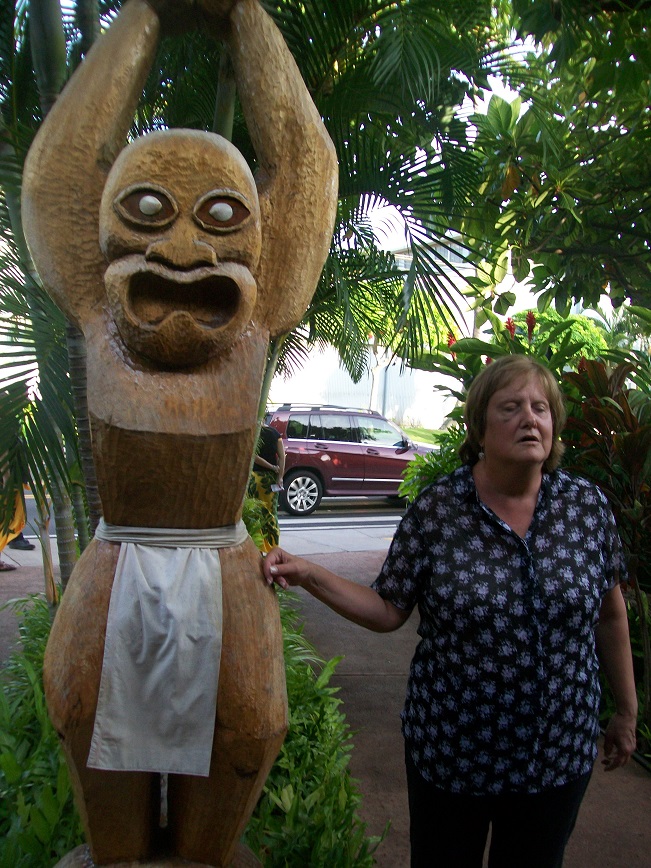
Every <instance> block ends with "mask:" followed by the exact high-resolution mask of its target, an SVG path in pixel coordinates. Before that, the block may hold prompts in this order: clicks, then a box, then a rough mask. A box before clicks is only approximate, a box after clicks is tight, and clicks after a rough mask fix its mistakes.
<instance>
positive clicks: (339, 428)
mask: <svg viewBox="0 0 651 868" xmlns="http://www.w3.org/2000/svg"><path fill="white" fill-rule="evenodd" d="M321 427H322V429H323V434H322V438H321V439H323V440H338V441H340V442H342V441H343V442H344V443H357V436H356V432H355V431H354V430H353V429H352V428H351V427H350V418H349V417H348V416H345V415H342V414H338V413H321Z"/></svg>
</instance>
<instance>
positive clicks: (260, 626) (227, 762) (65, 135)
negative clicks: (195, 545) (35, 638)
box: [23, 0, 337, 866]
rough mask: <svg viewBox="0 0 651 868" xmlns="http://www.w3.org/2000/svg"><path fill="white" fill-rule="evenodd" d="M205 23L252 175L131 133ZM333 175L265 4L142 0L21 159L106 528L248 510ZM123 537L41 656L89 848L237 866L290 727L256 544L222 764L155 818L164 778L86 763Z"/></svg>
mask: <svg viewBox="0 0 651 868" xmlns="http://www.w3.org/2000/svg"><path fill="white" fill-rule="evenodd" d="M196 27H203V28H206V29H207V30H208V31H209V32H210V33H211V34H212V35H214V36H215V38H217V39H220V40H223V41H224V42H225V43H226V44H227V45H228V48H229V51H230V54H231V57H232V61H233V66H234V70H235V79H236V83H237V88H238V93H239V97H240V100H241V103H242V106H243V109H244V113H245V116H246V120H247V124H248V127H249V131H250V135H251V138H252V141H253V145H254V147H255V150H256V154H257V158H258V163H259V166H258V172H257V176H256V177H255V178H254V177H253V175H252V174H251V171H250V169H249V168H248V166H247V164H246V162H245V160H244V158H243V157H242V155H241V154H240V153H239V152H238V151H237V150H236V149H235V148H234V147H233V146H232V145H231V144H230V143H229V142H227V141H226V140H224V139H223V138H221V137H219V136H217V135H214V134H211V133H204V132H197V131H192V130H174V131H161V132H155V133H152V134H150V135H147V136H143V137H142V138H140V139H137V140H135V141H133V142H131V143H130V144H128V145H126V139H127V133H128V131H129V129H130V126H131V123H132V119H133V116H134V111H135V108H136V106H137V103H138V99H139V96H140V94H141V91H142V87H143V84H144V81H145V78H146V76H147V74H148V71H149V69H150V66H151V64H152V62H153V59H154V55H155V52H156V49H157V46H158V42H159V38H160V36H161V35H162V34H164V33H165V32H166V31H168V30H181V31H182V30H188V29H192V28H196ZM336 179H337V164H336V157H335V153H334V148H333V145H332V143H331V141H330V139H329V137H328V135H327V132H326V131H325V128H324V126H323V124H322V122H321V119H320V117H319V115H318V113H317V111H316V109H315V107H314V105H313V103H312V101H311V99H310V97H309V95H308V93H307V90H306V88H305V86H304V83H303V82H302V80H301V77H300V74H299V72H298V69H297V68H296V65H295V63H294V61H293V59H292V57H291V55H290V53H289V51H288V49H287V47H286V45H285V44H284V42H283V39H282V37H281V36H280V34H279V32H278V30H277V29H276V27H275V25H274V24H273V22H272V20H271V19H270V18H269V16H268V15H267V14H266V13H265V12H264V11H263V9H262V8H261V6H260V5H259V3H258V0H149V2H146V0H128V2H126V3H125V4H124V5H123V7H122V10H121V12H120V14H119V16H118V17H117V18H116V19H115V21H114V22H113V23H112V25H111V27H110V28H109V29H108V30H107V31H106V33H105V34H104V35H103V36H102V37H101V38H100V39H99V40H98V42H97V43H96V44H95V46H94V47H93V49H92V50H91V52H90V53H89V55H88V57H87V58H86V59H85V60H84V62H83V63H82V65H81V66H80V67H79V69H78V70H77V71H76V73H75V74H74V75H73V77H72V78H71V80H70V82H69V83H68V85H67V87H66V88H65V90H64V91H63V93H62V94H61V96H60V98H59V99H58V101H57V102H56V104H55V105H54V107H53V109H52V111H51V112H50V114H49V115H48V117H47V118H46V120H45V122H44V123H43V126H42V128H41V130H40V131H39V133H38V135H37V137H36V139H35V141H34V144H33V146H32V148H31V150H30V152H29V155H28V158H27V162H26V166H25V173H24V184H23V218H24V225H25V230H26V234H27V238H28V243H29V247H30V250H31V253H32V256H33V259H34V262H35V264H36V267H37V269H38V272H39V274H40V276H41V278H42V280H43V283H44V285H45V287H46V288H47V290H48V291H49V292H50V294H51V295H52V296H53V298H54V299H55V300H56V302H57V303H58V304H59V305H60V306H61V308H62V309H63V310H64V311H65V312H66V314H67V315H68V316H69V317H70V319H71V320H73V321H74V322H75V323H77V324H78V326H79V327H80V328H81V329H82V331H83V333H84V336H85V339H86V344H87V352H88V404H89V412H90V418H91V429H92V435H93V451H94V458H95V462H96V467H97V474H98V481H99V486H100V495H101V499H102V506H103V513H104V519H105V521H106V523H107V524H109V525H112V526H119V527H121V528H141V529H144V530H145V531H150V530H151V531H153V530H156V529H160V528H177V529H187V530H188V532H193V533H194V532H201V531H202V530H203V529H214V528H217V529H219V528H224V527H229V526H233V525H237V523H238V521H239V520H240V518H241V510H242V501H243V497H244V493H245V489H246V484H247V479H248V473H249V467H250V460H251V455H252V451H253V448H254V439H255V436H256V430H257V426H256V415H257V406H258V401H259V395H260V385H261V382H262V376H263V372H264V367H265V363H266V354H267V347H268V342H269V339H270V336H271V337H273V336H277V335H279V334H282V333H284V332H286V331H288V330H289V329H291V328H293V327H294V326H295V325H296V324H297V323H298V322H299V320H300V318H301V317H302V315H303V313H304V311H305V309H306V307H307V305H308V303H309V301H310V299H311V297H312V294H313V292H314V289H315V287H316V284H317V281H318V278H319V275H320V272H321V269H322V267H323V263H324V261H325V257H326V255H327V251H328V248H329V244H330V239H331V234H332V227H333V223H334V215H335V208H336V198H337V180H336ZM122 548H124V544H123V543H121V542H110V541H106V540H103V539H97V538H96V539H95V540H94V541H93V542H92V543H91V545H90V546H89V547H88V548H87V550H86V551H85V552H84V554H83V556H82V557H81V558H80V560H79V563H78V565H77V567H76V568H75V571H74V573H73V575H72V578H71V580H70V582H69V585H68V588H67V590H66V593H65V595H64V598H63V600H62V603H61V606H60V609H59V611H58V613H57V616H56V619H55V622H54V625H53V629H52V634H51V638H50V641H49V643H48V648H47V653H46V660H45V670H44V678H45V687H46V696H47V701H48V707H49V711H50V716H51V718H52V721H53V723H54V725H55V727H56V729H57V731H58V732H59V734H60V737H61V740H62V743H63V747H64V750H65V753H66V757H67V760H68V765H69V768H70V771H71V776H72V780H73V786H74V790H75V796H76V801H77V805H78V808H79V810H80V813H81V817H82V819H83V823H84V827H85V831H86V835H87V841H88V845H89V847H90V852H91V854H92V858H93V860H94V861H95V863H96V864H102V865H108V864H114V863H119V862H134V863H138V864H152V865H153V864H161V865H162V864H165V865H167V864H174V863H175V862H177V861H180V860H187V861H189V862H190V863H196V864H204V865H213V866H225V865H231V864H233V862H234V860H236V861H237V858H239V857H236V855H235V854H236V851H237V847H238V841H239V838H240V836H241V833H242V831H243V829H244V828H245V826H246V823H247V821H248V819H249V817H250V814H251V811H252V810H253V808H254V806H255V803H256V800H257V798H258V796H259V794H260V791H261V789H262V786H263V783H264V781H265V779H266V776H267V774H268V772H269V769H270V767H271V765H272V763H273V761H274V759H275V757H276V754H277V752H278V749H279V748H280V745H281V744H282V740H283V738H284V734H285V731H286V726H287V708H286V694H285V683H284V667H283V656H282V641H281V633H280V624H279V618H278V611H277V604H276V600H275V596H274V593H273V591H272V590H271V589H269V588H268V587H267V586H266V585H265V583H264V582H263V581H262V579H261V573H260V556H259V553H258V552H257V550H256V549H255V546H254V545H253V543H252V541H251V540H250V539H249V538H246V539H245V540H244V541H243V542H239V543H237V544H233V545H228V546H227V547H226V548H222V549H221V550H220V559H221V583H222V601H223V613H222V636H221V642H222V647H221V667H220V672H219V681H218V693H217V699H216V719H215V725H214V736H213V739H212V748H210V747H209V754H208V757H209V772H208V773H207V774H206V775H205V776H198V775H191V774H183V773H180V774H169V780H168V792H167V807H168V817H169V819H168V824H167V828H166V829H164V830H163V829H161V828H160V824H159V813H160V812H159V804H160V792H159V790H160V786H159V780H160V775H158V774H156V773H154V772H152V771H142V770H141V771H138V770H122V771H111V770H106V769H100V768H91V767H89V766H88V764H87V763H88V756H89V749H90V744H91V738H92V734H93V727H94V721H95V715H96V710H97V705H98V693H99V686H100V678H101V675H102V665H103V659H104V648H105V637H106V624H107V618H108V611H109V603H110V601H111V593H112V588H113V584H114V576H115V574H116V565H117V564H118V559H119V556H120V551H121V549H122ZM188 593H189V594H190V596H191V595H192V590H191V589H190V590H189V591H188ZM186 617H187V616H186ZM186 626H192V625H186V624H185V623H183V624H181V627H180V630H181V632H183V631H185V632H187V630H186ZM204 677H205V676H204V674H203V673H202V672H196V679H198V680H199V681H201V680H202V679H203V678H204ZM216 689H217V688H216ZM210 750H211V753H210ZM161 859H163V860H165V861H160V860H161ZM156 860H159V861H156ZM70 864H72V863H70ZM238 864H239V863H238Z"/></svg>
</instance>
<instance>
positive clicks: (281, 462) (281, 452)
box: [276, 437, 285, 485]
mask: <svg viewBox="0 0 651 868" xmlns="http://www.w3.org/2000/svg"><path fill="white" fill-rule="evenodd" d="M276 454H277V455H278V478H277V479H276V482H277V483H278V485H282V484H283V476H284V475H285V444H284V443H283V441H282V438H281V437H279V438H278V443H277V444H276Z"/></svg>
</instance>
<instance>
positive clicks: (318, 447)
mask: <svg viewBox="0 0 651 868" xmlns="http://www.w3.org/2000/svg"><path fill="white" fill-rule="evenodd" d="M314 448H315V449H323V450H324V451H325V452H327V451H328V446H326V444H325V443H315V444H314Z"/></svg>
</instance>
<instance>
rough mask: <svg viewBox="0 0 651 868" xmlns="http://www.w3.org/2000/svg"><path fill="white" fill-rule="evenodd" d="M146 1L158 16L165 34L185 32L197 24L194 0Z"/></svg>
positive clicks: (194, 27)
mask: <svg viewBox="0 0 651 868" xmlns="http://www.w3.org/2000/svg"><path fill="white" fill-rule="evenodd" d="M147 3H148V4H149V5H150V6H151V8H152V9H153V10H154V12H155V13H156V14H157V15H158V17H159V18H160V23H161V30H162V32H163V34H164V35H165V36H169V35H171V34H176V33H186V32H187V31H188V30H195V29H196V28H197V27H198V26H199V21H200V19H199V16H198V13H197V2H196V0H147Z"/></svg>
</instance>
